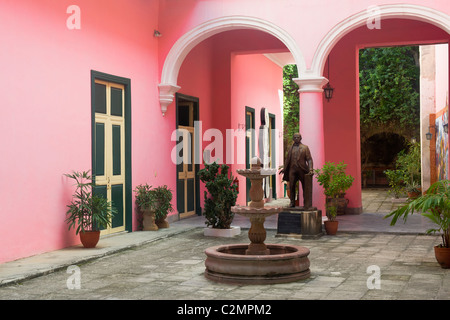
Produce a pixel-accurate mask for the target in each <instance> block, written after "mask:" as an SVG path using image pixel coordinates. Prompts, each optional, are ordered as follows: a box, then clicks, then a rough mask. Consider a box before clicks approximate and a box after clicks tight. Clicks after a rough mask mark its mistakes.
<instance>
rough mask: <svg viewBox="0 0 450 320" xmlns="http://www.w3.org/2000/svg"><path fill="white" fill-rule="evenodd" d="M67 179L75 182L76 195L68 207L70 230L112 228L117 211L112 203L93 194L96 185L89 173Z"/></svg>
mask: <svg viewBox="0 0 450 320" xmlns="http://www.w3.org/2000/svg"><path fill="white" fill-rule="evenodd" d="M65 176H66V177H68V178H70V179H73V180H75V185H76V189H75V193H74V195H73V198H72V201H71V203H70V204H69V205H67V207H68V208H69V209H68V210H67V212H66V214H67V216H68V217H67V219H66V222H67V223H68V224H69V230H70V229H71V228H74V229H75V233H76V234H78V233H80V232H86V231H97V230H100V229H103V228H107V227H108V226H111V220H112V218H113V216H114V214H116V213H117V209H116V208H115V207H113V206H112V204H111V202H110V201H108V200H107V199H106V198H104V197H102V196H98V195H95V194H93V187H94V183H93V182H92V177H91V176H90V174H89V171H83V172H75V171H74V172H72V174H65Z"/></svg>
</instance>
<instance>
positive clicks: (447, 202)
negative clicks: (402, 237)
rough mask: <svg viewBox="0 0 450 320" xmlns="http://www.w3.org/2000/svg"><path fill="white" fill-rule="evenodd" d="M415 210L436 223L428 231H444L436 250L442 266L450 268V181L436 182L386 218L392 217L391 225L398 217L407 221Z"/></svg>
mask: <svg viewBox="0 0 450 320" xmlns="http://www.w3.org/2000/svg"><path fill="white" fill-rule="evenodd" d="M414 212H421V214H422V215H423V216H424V217H427V218H428V219H430V220H431V221H432V222H433V223H434V224H436V228H433V229H429V230H427V233H435V232H442V234H441V237H442V243H441V244H439V245H437V246H435V247H434V252H435V256H436V260H437V261H438V263H439V264H440V265H441V267H442V268H450V181H449V180H441V181H438V182H435V183H434V184H432V185H431V187H430V188H429V189H428V190H427V192H426V193H425V194H423V195H420V196H419V197H417V198H416V199H413V200H411V201H410V202H409V203H407V204H405V205H404V206H402V207H400V208H398V209H396V210H395V211H393V212H391V213H389V214H388V215H386V216H385V218H388V217H392V221H391V225H395V223H396V222H397V220H398V218H400V217H403V220H404V222H406V220H407V217H408V215H409V214H413V213H414Z"/></svg>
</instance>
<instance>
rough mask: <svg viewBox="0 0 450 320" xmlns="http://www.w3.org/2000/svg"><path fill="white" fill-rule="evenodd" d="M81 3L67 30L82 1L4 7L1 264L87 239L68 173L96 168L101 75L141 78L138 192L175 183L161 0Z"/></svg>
mask: <svg viewBox="0 0 450 320" xmlns="http://www.w3.org/2000/svg"><path fill="white" fill-rule="evenodd" d="M76 3H77V5H78V6H79V7H80V9H81V29H80V30H69V29H68V28H67V27H66V20H67V19H68V18H69V16H70V14H67V12H66V10H67V8H68V7H69V5H71V4H73V1H57V2H55V1H51V0H43V1H31V0H30V1H25V0H24V1H2V2H1V3H0V21H1V26H2V27H1V28H0V41H1V43H2V49H1V50H0V70H1V71H2V75H3V76H2V77H1V79H0V87H1V88H2V89H1V92H2V97H3V102H2V110H3V112H2V117H0V136H1V137H2V138H1V146H2V150H3V151H2V156H1V164H2V165H1V166H0V175H1V177H2V178H1V180H0V181H1V182H0V242H1V244H2V250H1V252H0V262H3V261H9V260H14V259H17V258H20V257H24V256H29V255H33V254H37V253H40V252H44V251H50V250H54V249H58V248H62V247H66V246H69V245H72V244H75V243H78V241H79V240H78V237H75V235H74V231H73V230H71V231H68V230H67V229H68V228H67V224H66V223H65V221H64V220H65V212H66V205H67V204H68V203H69V201H70V199H71V195H72V185H71V184H72V182H71V181H70V182H69V181H68V180H67V179H66V178H65V177H64V176H63V174H64V173H68V172H70V171H72V170H87V169H90V168H91V88H90V72H91V70H97V71H101V72H105V73H109V74H113V75H116V76H121V77H127V78H130V79H131V95H132V122H133V125H132V130H133V131H132V137H133V141H132V143H133V145H134V146H139V147H136V148H133V155H132V159H133V163H132V168H133V177H132V181H133V187H134V186H135V185H136V184H138V183H141V182H146V181H150V182H151V183H153V182H160V183H162V182H165V181H169V182H171V181H173V180H174V179H172V177H171V175H170V174H171V173H172V172H164V171H163V170H162V169H161V168H164V164H165V163H167V161H170V152H161V153H160V156H159V157H158V158H154V157H153V155H154V153H153V152H152V150H154V148H160V149H162V150H164V149H167V147H166V144H164V143H163V141H165V139H156V138H155V135H154V130H152V129H153V128H155V127H157V126H159V128H160V130H161V134H160V136H167V137H168V138H167V139H170V135H168V134H169V131H168V129H170V126H169V127H166V126H167V124H166V123H165V122H164V123H162V122H161V117H160V114H161V113H160V109H159V103H158V90H157V84H158V81H157V79H158V75H157V71H158V69H157V67H158V60H157V54H156V53H157V49H158V41H157V39H155V38H153V37H152V34H153V29H154V28H156V27H157V25H158V16H157V12H158V1H146V2H136V3H134V4H130V2H129V1H114V2H111V1H107V0H96V1H89V0H85V1H76ZM120 21H126V23H118V22H120ZM160 141H161V142H160ZM156 171H157V172H158V176H157V178H155V176H154V173H155V172H156ZM172 187H173V186H172Z"/></svg>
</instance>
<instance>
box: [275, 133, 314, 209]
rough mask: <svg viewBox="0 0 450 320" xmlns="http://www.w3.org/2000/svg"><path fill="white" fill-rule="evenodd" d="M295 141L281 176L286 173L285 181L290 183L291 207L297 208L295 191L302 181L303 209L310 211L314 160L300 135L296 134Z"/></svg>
mask: <svg viewBox="0 0 450 320" xmlns="http://www.w3.org/2000/svg"><path fill="white" fill-rule="evenodd" d="M293 140H294V143H293V144H292V146H291V147H290V149H289V152H288V155H287V158H286V159H285V162H284V168H283V169H282V170H281V171H280V174H281V173H284V175H283V180H284V181H289V191H290V200H291V203H290V206H291V207H295V189H296V185H297V182H298V181H300V182H301V184H302V190H303V207H304V209H310V208H312V176H313V175H314V170H313V159H312V157H311V152H310V151H309V148H308V146H306V145H304V144H302V143H301V141H302V136H301V134H300V133H295V134H294V136H293Z"/></svg>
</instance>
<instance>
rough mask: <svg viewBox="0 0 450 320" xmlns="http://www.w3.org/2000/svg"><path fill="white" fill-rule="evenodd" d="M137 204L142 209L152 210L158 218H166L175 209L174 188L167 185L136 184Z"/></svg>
mask: <svg viewBox="0 0 450 320" xmlns="http://www.w3.org/2000/svg"><path fill="white" fill-rule="evenodd" d="M134 192H135V193H136V205H137V206H138V207H139V208H140V209H141V211H147V210H148V211H152V212H154V213H155V217H156V218H157V219H159V218H164V217H166V216H167V214H168V213H169V212H171V211H173V207H172V203H171V201H172V190H170V189H169V188H168V187H167V186H166V185H163V186H159V187H156V188H152V186H150V185H148V184H147V183H146V184H141V185H138V186H136V189H135V190H134Z"/></svg>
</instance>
